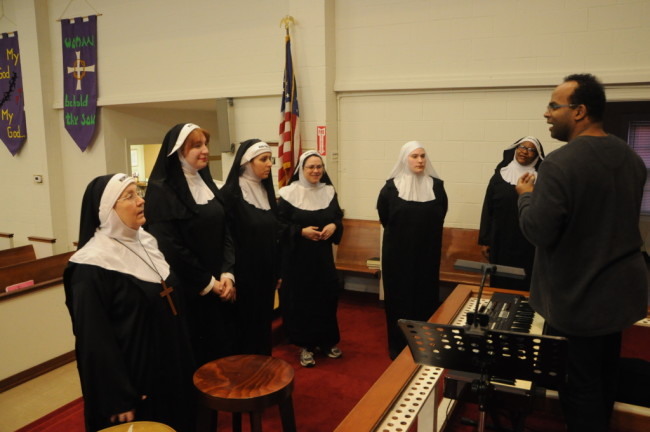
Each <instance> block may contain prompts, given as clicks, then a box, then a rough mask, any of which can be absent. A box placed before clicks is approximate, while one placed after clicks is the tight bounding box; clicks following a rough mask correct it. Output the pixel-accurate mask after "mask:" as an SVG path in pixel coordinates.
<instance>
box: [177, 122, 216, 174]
mask: <svg viewBox="0 0 650 432" xmlns="http://www.w3.org/2000/svg"><path fill="white" fill-rule="evenodd" d="M182 152H183V153H182V154H183V157H184V158H185V160H186V161H187V163H189V164H190V166H191V167H192V168H194V169H195V170H200V169H203V168H205V167H206V166H208V156H209V154H210V152H209V151H208V140H207V139H206V138H205V135H203V133H201V132H199V131H198V130H193V131H192V132H190V134H189V135H188V136H187V138H185V143H184V144H183V148H182Z"/></svg>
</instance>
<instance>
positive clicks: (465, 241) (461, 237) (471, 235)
mask: <svg viewBox="0 0 650 432" xmlns="http://www.w3.org/2000/svg"><path fill="white" fill-rule="evenodd" d="M458 259H463V260H468V261H478V262H487V260H486V259H485V257H483V254H481V247H480V246H479V244H478V230H476V229H465V228H450V227H445V228H443V232H442V252H441V256H440V281H441V282H447V283H454V284H471V285H479V284H480V283H481V274H479V273H471V272H466V271H462V270H456V269H454V263H455V262H456V260H458ZM486 285H487V283H486Z"/></svg>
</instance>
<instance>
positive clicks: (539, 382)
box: [398, 319, 567, 432]
mask: <svg viewBox="0 0 650 432" xmlns="http://www.w3.org/2000/svg"><path fill="white" fill-rule="evenodd" d="M398 324H399V326H400V328H401V329H402V332H403V333H404V336H405V337H406V340H407V342H408V345H409V348H410V350H411V354H412V355H413V360H414V361H415V362H416V363H418V364H423V365H430V366H436V367H442V368H446V369H450V370H452V371H460V372H465V373H466V374H464V375H463V374H460V375H459V374H456V376H461V375H462V376H464V377H471V380H469V378H467V379H466V380H465V381H466V382H470V387H471V390H472V393H473V394H474V395H475V396H476V398H477V400H478V405H479V412H480V419H479V432H483V431H484V430H485V414H486V412H487V410H488V406H489V405H490V402H491V399H492V398H493V393H494V392H495V391H505V389H504V388H503V387H502V386H500V385H497V384H498V383H497V381H498V380H502V379H506V380H520V379H521V380H528V381H530V382H531V383H532V384H531V388H530V389H529V390H528V391H527V392H524V393H523V394H525V395H526V396H527V397H528V398H530V400H531V401H532V397H533V396H534V395H535V392H536V389H535V387H536V386H541V387H544V388H551V389H557V388H558V387H559V386H561V385H562V384H563V383H564V381H565V377H566V352H567V341H566V339H565V338H561V337H556V336H540V335H529V334H525V333H517V332H511V331H503V330H485V329H483V328H480V327H479V326H477V325H472V326H463V327H460V326H451V325H445V324H435V323H427V322H422V321H412V320H403V319H401V320H399V321H398ZM450 373H451V374H452V376H453V374H454V373H452V372H450ZM467 373H468V374H474V375H467ZM495 377H498V378H495ZM446 384H447V381H445V385H446ZM445 393H447V389H445ZM449 393H456V392H455V391H452V390H451V389H450V391H449Z"/></svg>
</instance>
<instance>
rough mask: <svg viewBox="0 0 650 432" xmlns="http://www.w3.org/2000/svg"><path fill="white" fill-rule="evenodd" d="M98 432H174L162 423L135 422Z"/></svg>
mask: <svg viewBox="0 0 650 432" xmlns="http://www.w3.org/2000/svg"><path fill="white" fill-rule="evenodd" d="M99 432H174V429H172V428H170V427H169V426H167V425H165V424H162V423H156V422H150V421H135V422H129V423H122V424H119V425H115V426H111V427H109V428H106V429H102V430H101V431H99Z"/></svg>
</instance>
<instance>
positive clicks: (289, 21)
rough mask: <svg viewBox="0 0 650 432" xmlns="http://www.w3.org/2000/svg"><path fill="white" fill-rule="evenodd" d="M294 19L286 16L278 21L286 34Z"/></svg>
mask: <svg viewBox="0 0 650 432" xmlns="http://www.w3.org/2000/svg"><path fill="white" fill-rule="evenodd" d="M294 22H295V21H294V19H293V17H292V16H291V15H286V16H285V17H284V18H282V19H281V20H280V27H282V26H284V29H285V30H286V31H287V32H288V31H289V26H290V25H292V24H293V23H294Z"/></svg>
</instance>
